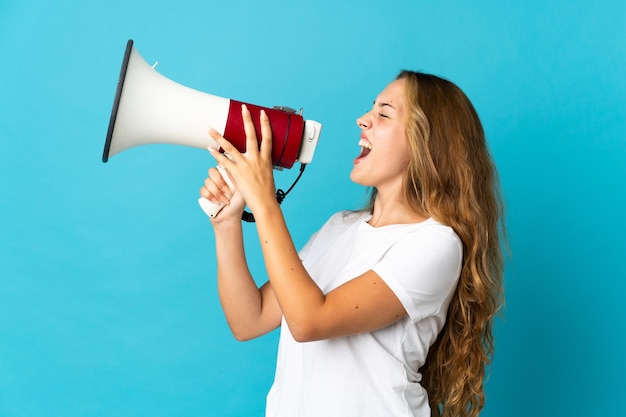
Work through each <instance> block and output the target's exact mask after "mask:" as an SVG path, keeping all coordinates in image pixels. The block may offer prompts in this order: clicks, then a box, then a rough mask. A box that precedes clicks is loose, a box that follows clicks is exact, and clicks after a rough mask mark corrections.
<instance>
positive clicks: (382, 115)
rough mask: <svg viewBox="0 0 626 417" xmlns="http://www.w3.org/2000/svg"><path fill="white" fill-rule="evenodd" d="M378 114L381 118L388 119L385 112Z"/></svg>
mask: <svg viewBox="0 0 626 417" xmlns="http://www.w3.org/2000/svg"><path fill="white" fill-rule="evenodd" d="M378 115H379V116H380V117H382V118H383V119H389V116H387V115H386V114H385V113H378Z"/></svg>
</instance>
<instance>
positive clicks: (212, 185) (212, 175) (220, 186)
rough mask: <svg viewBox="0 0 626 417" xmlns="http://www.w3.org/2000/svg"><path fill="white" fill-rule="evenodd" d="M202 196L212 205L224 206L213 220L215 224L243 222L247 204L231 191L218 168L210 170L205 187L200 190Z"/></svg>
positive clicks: (235, 192)
mask: <svg viewBox="0 0 626 417" xmlns="http://www.w3.org/2000/svg"><path fill="white" fill-rule="evenodd" d="M200 196H201V197H202V198H206V199H207V200H209V201H210V202H212V203H215V204H219V203H222V204H224V207H223V208H222V209H221V210H220V212H219V213H218V214H217V216H215V217H212V218H211V222H212V223H213V224H218V223H222V222H224V221H229V220H233V219H234V220H235V221H237V222H240V221H241V215H242V214H243V210H244V208H245V207H246V202H245V201H244V199H243V197H242V196H241V194H240V193H239V192H237V191H236V190H231V188H230V187H229V185H228V183H227V182H226V180H225V179H224V177H223V176H222V174H221V172H220V171H219V170H218V169H217V168H210V169H209V171H208V176H207V178H206V179H205V180H204V185H203V186H202V187H201V188H200Z"/></svg>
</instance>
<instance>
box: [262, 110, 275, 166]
mask: <svg viewBox="0 0 626 417" xmlns="http://www.w3.org/2000/svg"><path fill="white" fill-rule="evenodd" d="M261 138H262V139H261V155H263V156H264V157H266V158H271V156H272V139H273V138H272V127H271V125H270V119H269V117H267V113H265V110H261Z"/></svg>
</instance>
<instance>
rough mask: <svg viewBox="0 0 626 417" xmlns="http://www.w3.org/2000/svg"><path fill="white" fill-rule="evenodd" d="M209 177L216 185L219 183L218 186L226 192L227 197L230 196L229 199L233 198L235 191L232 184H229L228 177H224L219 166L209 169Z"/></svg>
mask: <svg viewBox="0 0 626 417" xmlns="http://www.w3.org/2000/svg"><path fill="white" fill-rule="evenodd" d="M209 178H210V179H211V180H212V181H213V182H214V183H215V185H217V187H218V188H219V189H220V190H222V192H223V193H224V195H225V196H226V198H228V199H229V200H230V199H231V198H232V196H233V191H232V190H231V188H230V185H229V184H228V181H227V179H226V178H224V175H222V172H220V170H219V169H217V168H210V169H209Z"/></svg>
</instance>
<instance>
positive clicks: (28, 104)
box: [0, 0, 626, 417]
mask: <svg viewBox="0 0 626 417" xmlns="http://www.w3.org/2000/svg"><path fill="white" fill-rule="evenodd" d="M129 38H132V39H134V40H135V45H136V47H137V49H138V51H139V52H140V53H141V54H142V55H143V56H144V57H145V58H146V60H147V61H149V62H150V63H152V62H154V61H157V60H158V61H159V66H158V67H157V69H158V70H159V72H161V73H162V74H164V75H165V76H167V77H168V78H171V79H173V80H175V81H176V82H178V83H181V84H184V85H188V86H190V87H192V88H195V89H198V90H201V91H205V92H210V93H212V94H216V95H219V96H223V97H230V98H235V99H238V100H242V101H247V102H251V103H255V104H260V105H264V106H273V105H287V106H291V107H294V108H300V107H302V108H303V109H304V115H305V117H306V118H312V119H316V120H318V121H320V122H322V123H323V125H324V128H323V132H322V137H321V140H320V144H319V147H318V149H317V151H316V154H315V158H314V161H313V163H312V164H311V165H310V166H309V168H308V169H307V171H306V172H305V175H304V177H303V179H302V181H301V182H300V183H299V184H298V186H297V187H296V188H295V189H294V191H293V192H292V193H291V194H290V195H289V196H288V198H287V199H286V200H285V203H284V205H283V206H284V211H285V215H286V217H287V221H288V223H289V225H290V228H291V230H292V232H293V238H294V240H295V242H296V244H297V245H298V246H301V245H302V244H303V243H304V242H305V241H306V239H307V238H308V236H309V235H310V234H311V233H312V232H314V231H315V230H316V229H317V228H318V227H319V226H320V225H321V224H322V223H323V221H324V220H325V219H326V218H327V217H328V216H329V215H330V214H332V213H333V212H334V211H336V210H339V209H344V208H356V207H358V206H359V205H360V204H361V203H362V202H363V200H364V198H363V196H364V191H363V190H362V189H361V188H359V187H357V186H355V185H353V184H351V183H350V181H349V178H348V173H349V171H350V169H351V163H352V159H353V158H354V157H355V156H356V155H357V153H358V151H359V149H358V147H357V141H358V135H359V132H358V129H357V128H356V125H355V123H354V120H355V118H356V117H357V116H359V115H360V114H362V113H363V112H364V111H365V110H367V109H368V108H369V107H370V104H371V102H372V100H373V99H374V97H375V96H376V95H377V93H378V92H379V91H380V90H381V89H382V88H383V87H384V86H385V85H386V84H387V83H388V82H389V81H390V80H391V79H392V78H393V77H394V76H395V74H396V73H397V72H398V71H399V70H400V69H402V68H410V69H419V70H424V71H428V72H433V73H436V74H439V75H442V76H444V77H447V78H450V79H452V80H453V81H455V82H456V83H457V84H458V85H459V86H460V87H461V88H463V89H464V91H465V92H466V93H467V94H468V95H469V97H470V98H471V100H472V101H473V102H474V104H475V106H476V108H477V110H478V112H479V114H480V115H481V117H482V120H483V122H484V126H485V129H486V132H487V136H488V139H489V143H490V147H491V149H492V151H493V155H494V158H495V160H496V162H497V165H498V167H499V171H500V175H501V180H502V184H503V189H504V195H505V198H506V203H507V223H508V230H509V236H510V245H511V252H512V257H511V259H510V260H509V262H508V265H507V273H506V287H507V306H506V309H505V315H504V319H501V320H498V322H497V323H496V338H497V351H496V356H495V360H494V363H493V369H492V371H491V373H490V378H489V380H488V383H487V405H486V407H485V411H484V413H483V416H520V417H522V416H523V417H526V416H550V417H553V416H591V415H617V414H620V413H622V412H623V411H622V410H623V406H622V400H623V398H624V397H625V395H626V383H625V382H624V378H623V376H624V374H625V373H626V360H625V359H624V351H625V349H624V348H625V347H626V343H625V342H624V335H625V330H626V325H625V324H624V323H625V319H626V313H624V308H623V305H624V302H623V296H624V293H625V289H626V288H625V284H624V278H626V268H625V266H624V262H623V259H624V254H625V253H626V245H625V243H624V235H625V232H626V227H625V224H626V222H625V221H624V217H623V207H624V205H625V202H626V201H625V195H626V193H625V189H624V180H625V179H626V168H625V167H626V163H625V162H626V134H625V133H624V132H625V130H626V81H625V80H624V78H625V76H626V3H625V2H623V1H621V0H616V1H610V0H607V1H602V2H587V1H565V0H564V1H551V0H548V1H543V2H519V1H496V0H485V1H477V2H472V4H470V2H463V1H440V2H433V1H424V0H417V1H416V0H404V1H385V2H380V1H366V0H361V1H343V2H341V1H336V0H334V1H328V0H315V1H310V0H300V1H267V2H258V1H241V0H231V1H180V2H173V1H119V0H116V1H106V2H104V1H98V2H86V1H68V0H65V1H56V2H45V1H29V0H19V1H18V0H0V63H1V65H0V144H1V147H0V280H1V281H0V415H1V416H11V417H22V416H24V417H38V416H47V417H48V416H63V417H74V416H107V417H108V416H111V417H113V416H136V417H139V416H151V417H156V416H260V415H262V413H263V409H264V399H265V394H266V391H267V390H268V388H269V386H270V384H271V382H272V377H273V370H274V363H275V362H274V361H275V350H276V346H275V345H276V341H277V334H276V333H272V334H271V335H268V336H266V337H263V338H261V339H258V340H255V341H252V342H248V343H239V342H236V341H234V340H233V338H232V337H231V336H230V334H229V332H228V329H227V327H226V325H225V322H224V318H223V316H222V313H221V310H220V307H219V302H218V299H217V295H216V284H215V258H214V247H213V239H212V231H211V227H210V224H209V222H208V220H207V219H206V217H205V216H204V214H203V213H202V212H201V211H200V210H199V208H198V206H197V204H196V198H197V191H198V189H199V187H200V186H201V184H202V181H203V179H204V176H205V173H206V169H207V168H208V167H209V166H211V165H213V160H212V158H211V157H210V156H209V155H208V153H205V152H202V151H200V150H197V149H191V148H184V147H180V146H173V145H159V146H144V147H140V148H135V149H131V150H128V151H126V152H123V153H121V154H119V155H116V156H114V157H113V158H112V159H111V160H110V161H109V162H108V163H107V164H103V163H102V162H101V161H100V158H101V154H102V148H103V144H104V139H105V135H106V129H107V125H108V120H109V115H110V110H111V104H112V101H113V95H114V91H115V87H116V84H117V77H118V73H119V68H120V65H121V61H122V56H123V52H124V47H125V44H126V41H127V39H129ZM294 177H295V171H294V170H292V171H287V170H286V171H283V172H280V173H277V182H278V185H279V186H282V187H287V186H288V185H289V184H290V183H291V181H292V179H293V178H294ZM246 232H247V238H246V244H247V246H248V247H249V249H250V259H249V261H250V264H251V266H252V268H253V270H256V271H258V276H259V280H263V279H264V277H263V273H262V263H261V258H260V257H259V251H258V250H256V240H255V239H256V237H255V235H254V228H253V226H246Z"/></svg>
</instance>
